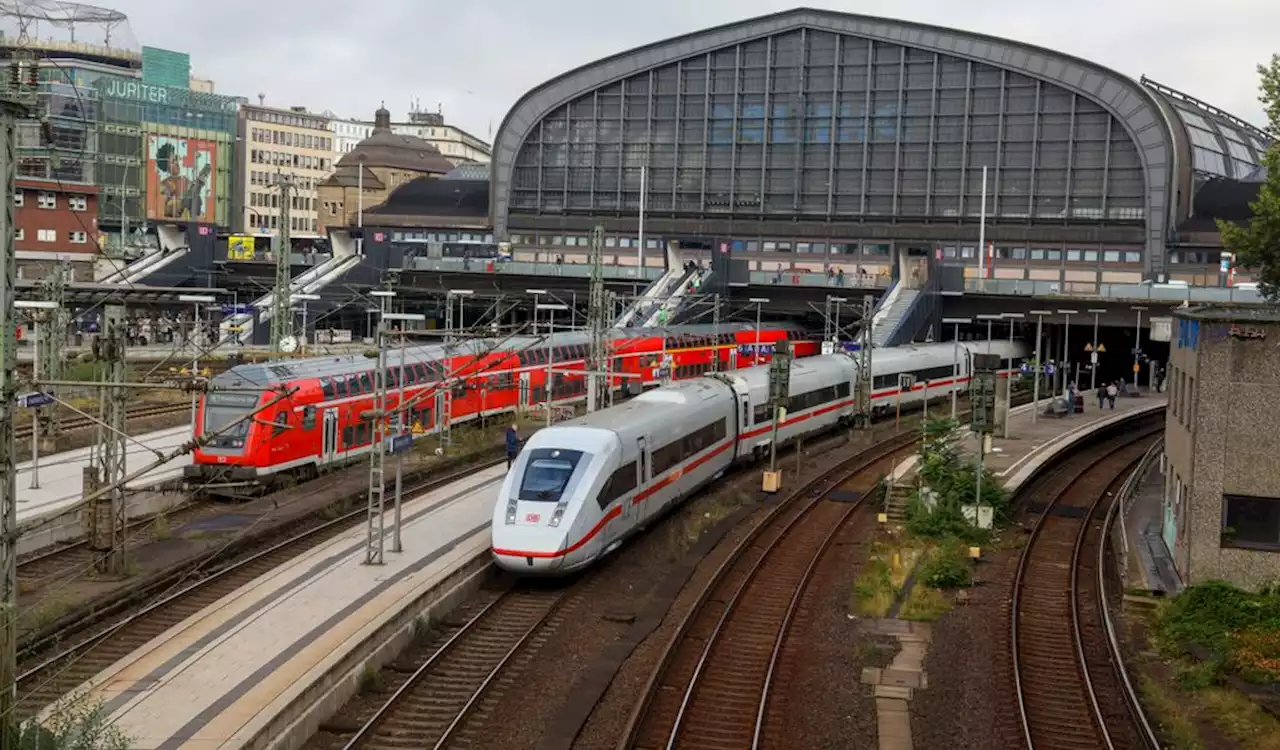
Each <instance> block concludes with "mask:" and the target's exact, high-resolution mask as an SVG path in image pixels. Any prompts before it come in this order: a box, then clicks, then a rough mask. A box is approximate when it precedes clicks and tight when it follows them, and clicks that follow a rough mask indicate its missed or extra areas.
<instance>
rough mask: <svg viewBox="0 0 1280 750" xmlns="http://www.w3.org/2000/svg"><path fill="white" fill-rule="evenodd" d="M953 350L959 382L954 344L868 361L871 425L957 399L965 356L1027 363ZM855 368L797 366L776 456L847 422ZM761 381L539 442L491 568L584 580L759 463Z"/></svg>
mask: <svg viewBox="0 0 1280 750" xmlns="http://www.w3.org/2000/svg"><path fill="white" fill-rule="evenodd" d="M960 347H961V350H962V351H961V356H960V358H959V359H960V364H959V374H958V376H957V374H956V373H955V372H954V368H955V361H956V350H955V349H954V348H953V345H952V344H924V345H918V346H904V347H895V348H892V349H876V350H875V351H874V353H873V357H872V362H871V370H872V394H871V397H872V407H873V413H876V414H883V413H884V412H886V411H891V410H893V409H894V408H896V406H897V404H898V403H899V401H901V403H902V405H903V407H904V409H905V407H906V406H907V405H909V404H919V403H920V401H921V400H922V399H924V398H929V399H933V398H941V397H944V396H949V395H950V393H951V391H952V390H953V389H955V388H964V387H966V384H967V383H968V380H969V374H968V373H969V366H968V356H967V355H966V354H965V353H964V352H965V351H966V350H967V351H970V352H988V351H989V352H990V353H992V354H998V355H1000V357H1001V360H1002V362H1003V363H1004V365H1003V366H1004V368H1006V371H1012V369H1014V368H1016V367H1017V366H1018V363H1019V362H1020V361H1021V360H1022V359H1024V358H1025V357H1026V356H1027V355H1028V351H1027V346H1026V345H1025V344H1023V343H1021V342H1014V343H1012V344H1011V343H1009V342H992V343H991V344H988V343H987V342H985V341H984V342H980V343H975V342H967V343H962V344H961V345H960ZM988 347H990V348H988ZM858 367H859V365H858V362H857V361H856V360H855V359H854V358H853V357H851V356H849V355H845V354H833V355H826V356H818V357H806V358H803V359H797V360H795V361H794V363H793V364H792V369H791V384H790V394H789V395H790V398H789V402H790V403H789V405H788V409H787V416H786V420H785V421H784V422H783V423H782V424H781V425H779V428H778V438H777V439H778V443H779V445H782V444H783V443H787V442H790V441H792V440H795V439H796V438H797V437H800V436H808V435H812V434H815V433H820V432H823V431H825V430H828V429H830V428H831V427H833V426H834V425H836V424H839V423H843V422H846V421H848V420H850V419H852V418H853V412H854V393H853V389H854V384H855V383H856V381H857V371H858ZM768 371H769V368H768V366H760V367H751V368H746V369H742V370H736V371H733V372H729V373H722V374H716V375H709V376H706V377H702V378H695V379H692V380H687V381H683V382H679V383H675V384H672V385H670V386H665V387H662V388H656V389H654V390H651V391H647V392H645V393H642V394H640V395H638V396H636V397H635V398H633V399H631V400H630V401H628V402H627V403H625V404H621V405H619V406H615V407H612V408H610V409H604V410H602V411H599V412H596V413H594V414H590V415H587V416H585V417H582V418H579V419H575V420H572V421H569V422H564V423H563V424H559V425H556V426H554V427H550V428H547V429H543V430H540V431H538V432H537V433H536V434H534V435H533V437H531V438H530V439H529V441H528V442H527V443H526V445H525V446H524V448H523V450H522V451H521V453H520V455H519V457H518V458H517V459H516V461H515V463H514V464H513V465H512V467H511V470H510V471H509V472H507V477H506V480H505V481H504V482H503V484H502V490H501V494H500V495H499V497H498V502H497V503H496V504H495V507H494V512H493V549H492V553H493V557H494V561H495V562H496V564H497V565H498V566H499V567H501V568H505V569H507V570H510V571H514V572H517V573H521V574H525V575H562V574H565V573H568V572H570V571H573V570H578V569H580V568H583V567H585V566H587V565H590V564H591V563H592V562H594V561H595V560H596V559H598V558H600V557H602V556H604V555H606V554H608V553H609V552H611V551H613V550H614V549H616V548H617V547H618V546H619V545H620V544H621V543H622V542H623V540H625V539H626V538H627V537H629V536H630V535H632V534H634V533H635V532H637V531H638V530H640V529H642V528H644V527H645V526H647V525H648V524H649V523H651V522H652V521H654V520H655V519H657V518H659V517H660V516H661V515H662V514H663V513H665V512H666V511H667V510H669V509H670V508H671V507H672V506H673V505H675V504H676V503H678V502H679V501H680V500H681V499H683V498H685V497H688V496H689V495H690V494H692V493H693V492H694V491H696V490H697V489H698V488H700V487H702V486H703V485H705V484H707V483H708V482H710V481H712V480H714V479H716V478H717V477H719V476H721V475H722V474H724V472H725V471H726V470H727V469H729V467H730V466H731V465H733V464H734V463H735V462H739V461H751V460H753V459H756V458H759V457H760V456H761V455H762V454H765V453H767V451H768V449H769V443H770V441H771V440H772V439H773V436H772V422H771V420H770V417H771V415H770V412H769V408H768V403H767V401H768V396H769V393H768V391H769V381H768ZM903 374H911V375H914V376H915V380H916V385H915V386H913V387H912V388H910V389H908V390H906V391H902V392H901V399H899V394H900V391H899V387H898V385H899V378H898V376H899V375H903ZM926 389H927V391H928V394H927V396H926Z"/></svg>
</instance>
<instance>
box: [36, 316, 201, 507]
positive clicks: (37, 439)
mask: <svg viewBox="0 0 1280 750" xmlns="http://www.w3.org/2000/svg"><path fill="white" fill-rule="evenodd" d="M13 306H14V307H16V308H17V309H19V310H57V309H58V307H59V305H58V303H57V302H53V301H49V300H37V301H27V300H17V301H15V302H14V303H13ZM31 319H32V323H31V342H32V346H33V347H34V349H33V350H32V352H31V379H32V380H34V381H36V388H37V389H38V390H40V391H43V390H44V389H43V388H41V387H40V318H39V317H37V316H35V315H33V316H32V318H31ZM192 398H194V396H193V397H192ZM192 403H193V405H192V408H193V409H194V408H195V407H194V402H192ZM40 408H41V407H39V406H37V407H35V411H33V412H32V415H31V489H33V490H38V489H40V415H39V413H38V412H39V409H40ZM55 408H56V407H55ZM192 416H193V417H194V416H195V412H194V411H193V412H192Z"/></svg>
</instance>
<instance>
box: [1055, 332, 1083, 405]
mask: <svg viewBox="0 0 1280 750" xmlns="http://www.w3.org/2000/svg"><path fill="white" fill-rule="evenodd" d="M1079 312H1080V311H1079V310H1059V311H1058V314H1059V315H1065V316H1067V323H1066V325H1064V326H1063V327H1062V366H1063V367H1064V368H1066V369H1065V370H1063V372H1062V395H1063V396H1066V395H1067V386H1069V385H1070V384H1071V383H1072V382H1074V381H1073V380H1072V379H1071V316H1072V315H1076V314H1078V313H1079ZM1069 408H1072V409H1074V408H1075V404H1071V405H1070V407H1069Z"/></svg>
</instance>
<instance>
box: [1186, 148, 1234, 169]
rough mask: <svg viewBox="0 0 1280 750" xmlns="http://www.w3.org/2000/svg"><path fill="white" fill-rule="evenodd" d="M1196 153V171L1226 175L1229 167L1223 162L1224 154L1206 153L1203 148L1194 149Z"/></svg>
mask: <svg viewBox="0 0 1280 750" xmlns="http://www.w3.org/2000/svg"><path fill="white" fill-rule="evenodd" d="M1192 151H1193V152H1194V153H1195V165H1196V169H1199V170H1200V171H1202V172H1209V173H1210V174H1217V175H1225V174H1226V173H1227V167H1226V165H1225V164H1224V163H1223V161H1222V154H1218V153H1214V152H1213V151H1206V150H1205V149H1202V148H1196V149H1192Z"/></svg>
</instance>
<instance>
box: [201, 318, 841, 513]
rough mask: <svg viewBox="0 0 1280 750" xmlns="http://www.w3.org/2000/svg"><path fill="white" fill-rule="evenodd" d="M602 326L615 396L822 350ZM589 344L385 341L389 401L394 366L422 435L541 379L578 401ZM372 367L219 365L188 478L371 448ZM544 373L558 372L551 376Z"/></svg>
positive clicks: (704, 329)
mask: <svg viewBox="0 0 1280 750" xmlns="http://www.w3.org/2000/svg"><path fill="white" fill-rule="evenodd" d="M664 334H665V335H664ZM610 336H611V338H610V341H609V350H610V372H611V373H613V374H614V375H615V377H613V378H612V383H611V387H612V388H613V389H614V390H615V391H618V392H620V393H622V394H623V395H634V394H636V393H639V392H640V391H641V390H643V389H644V388H646V387H652V386H656V385H657V384H658V383H659V382H660V377H661V376H660V369H661V368H663V367H669V368H670V370H671V372H670V376H671V378H673V379H675V380H684V379H688V378H693V377H697V376H700V375H702V374H704V373H706V372H708V371H711V370H713V369H718V370H730V369H734V368H737V367H742V366H748V365H752V364H756V363H758V362H762V361H767V360H768V359H769V351H771V348H772V347H773V346H774V345H775V344H776V343H777V342H778V341H783V340H787V341H790V342H791V344H792V348H793V350H794V351H795V353H796V354H797V356H801V357H805V356H811V355H815V354H818V353H819V352H820V351H821V345H820V343H818V342H816V341H810V340H806V339H805V337H804V335H803V332H802V331H801V329H800V328H798V327H795V326H790V325H782V324H780V325H769V326H767V327H763V328H762V329H761V330H760V332H759V334H757V332H756V329H755V327H753V326H749V325H746V324H727V325H719V326H712V325H694V326H671V327H669V328H667V329H665V331H663V332H659V331H656V330H654V329H617V330H614V331H612V332H611V334H610ZM757 343H759V344H760V346H759V347H757V346H756V344H757ZM589 349H590V336H589V334H586V333H580V332H571V333H557V334H554V335H551V336H517V337H511V338H509V339H505V340H502V341H497V340H492V339H491V340H474V341H468V342H463V343H460V344H457V345H451V346H442V345H430V346H415V347H410V348H407V349H406V350H405V354H404V362H403V363H402V362H401V361H400V351H399V350H391V351H390V352H388V355H387V371H386V377H387V383H388V404H387V405H388V408H389V409H391V410H395V409H397V407H398V406H399V403H400V401H399V398H400V395H399V394H400V391H401V385H402V384H401V382H400V376H401V372H402V371H403V374H404V382H403V390H404V398H405V402H406V403H409V402H410V401H412V403H410V404H409V407H408V408H407V409H406V411H407V412H410V420H411V422H412V423H413V424H414V426H415V427H416V428H417V429H416V430H415V432H417V433H419V434H430V433H432V432H436V431H439V430H441V429H443V428H444V427H445V425H446V424H449V425H453V424H458V423H462V422H466V421H468V420H472V419H476V418H478V417H480V416H482V415H483V416H496V415H500V414H504V413H509V412H513V411H516V410H522V409H527V408H530V407H533V406H535V405H544V404H546V403H547V391H546V389H547V387H548V385H549V384H550V385H551V388H552V392H551V398H550V402H551V405H552V406H556V405H564V404H570V403H573V402H576V401H579V400H582V399H585V397H586V390H587V388H586V385H587V381H586V378H585V377H584V376H583V375H574V374H572V372H569V373H565V372H563V371H565V370H568V371H574V370H579V371H581V370H584V369H585V364H586V359H587V357H588V355H589ZM713 364H716V365H717V366H716V367H714V368H713V366H712V365H713ZM376 369H377V363H376V361H374V360H371V359H369V358H367V357H363V356H358V355H352V356H338V357H313V358H309V359H301V360H286V361H278V362H267V363H262V364H247V365H239V366H237V367H234V368H232V369H230V370H228V371H227V372H225V373H221V374H219V375H218V376H216V377H215V378H214V380H213V385H214V386H215V390H213V391H212V392H210V393H209V394H207V395H206V396H205V397H204V398H203V399H202V403H201V408H200V411H199V415H198V418H197V421H196V424H195V426H194V430H195V433H196V434H197V435H205V436H208V435H210V433H216V434H214V435H213V436H212V438H211V439H210V440H209V441H208V442H207V443H206V444H205V445H204V446H203V447H201V448H199V449H197V450H196V452H195V455H194V457H193V462H192V465H191V466H188V467H187V468H186V470H185V471H186V477H187V479H188V480H189V481H190V482H192V483H199V484H200V485H201V486H202V487H204V488H205V489H206V490H207V491H210V492H212V493H213V494H219V493H220V491H226V492H228V493H231V494H242V493H243V491H244V490H245V489H246V487H272V486H276V485H279V484H282V483H287V482H289V481H295V480H298V479H305V478H309V477H312V476H315V475H317V474H318V473H320V472H322V471H325V470H327V469H329V468H331V467H335V466H338V465H341V464H344V463H347V462H350V461H353V460H355V459H358V458H359V457H361V456H363V455H366V454H368V452H369V451H370V450H371V449H372V440H373V434H374V429H373V428H374V425H373V422H372V421H371V420H369V419H368V418H367V413H368V412H369V411H370V410H372V409H373V406H374V400H375V398H376V392H375V386H376V382H375V378H374V372H375V370H376ZM552 371H559V372H557V373H556V374H555V375H554V377H552ZM627 376H629V377H627ZM549 378H551V380H550V383H549V382H548V381H549ZM216 388H223V389H224V390H216ZM264 407H265V408H264ZM255 411H256V412H257V413H256V414H253V413H254V412H255ZM249 414H253V416H252V417H251V418H248V419H243V418H244V417H245V416H246V415H249ZM237 420H240V421H237Z"/></svg>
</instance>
